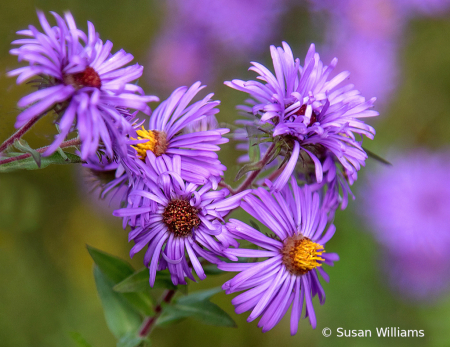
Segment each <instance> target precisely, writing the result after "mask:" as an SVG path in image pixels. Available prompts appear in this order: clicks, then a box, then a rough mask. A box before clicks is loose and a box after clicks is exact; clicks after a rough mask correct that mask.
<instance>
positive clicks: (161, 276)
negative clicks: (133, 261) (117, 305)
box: [114, 268, 177, 293]
mask: <svg viewBox="0 0 450 347" xmlns="http://www.w3.org/2000/svg"><path fill="white" fill-rule="evenodd" d="M149 277H150V274H149V271H148V269H147V268H143V269H141V270H139V271H136V272H135V273H133V274H132V275H131V276H129V277H127V278H125V279H124V280H123V281H122V282H119V283H118V284H116V285H115V286H114V290H115V291H116V292H120V293H135V292H146V291H148V290H149V289H151V287H150V284H149ZM153 288H164V289H177V287H176V286H175V285H174V284H173V283H172V280H171V278H170V273H169V272H166V271H158V272H157V273H156V279H155V284H154V285H153Z"/></svg>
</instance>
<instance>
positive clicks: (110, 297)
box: [94, 266, 142, 339]
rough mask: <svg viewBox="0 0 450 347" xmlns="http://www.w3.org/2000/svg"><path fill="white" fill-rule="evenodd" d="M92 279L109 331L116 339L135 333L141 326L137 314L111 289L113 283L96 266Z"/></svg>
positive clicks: (139, 317)
mask: <svg viewBox="0 0 450 347" xmlns="http://www.w3.org/2000/svg"><path fill="white" fill-rule="evenodd" d="M94 278H95V284H96V286H97V292H98V295H99V297H100V300H101V302H102V306H103V310H104V314H105V319H106V324H107V325H108V328H109V330H111V332H112V333H113V335H114V336H115V337H116V338H118V339H119V338H121V337H122V336H124V335H126V334H129V333H135V332H136V331H137V330H138V329H139V327H140V326H141V324H142V318H141V316H140V315H139V313H138V312H137V311H136V310H135V309H134V308H133V307H132V306H131V305H130V304H129V303H128V302H127V301H126V300H125V298H124V297H123V296H122V295H121V294H119V293H117V292H115V291H114V290H113V289H112V288H113V286H114V282H113V281H112V280H111V279H110V278H108V276H106V275H105V274H103V273H102V271H100V269H99V267H98V266H95V267H94Z"/></svg>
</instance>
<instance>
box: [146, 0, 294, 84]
mask: <svg viewBox="0 0 450 347" xmlns="http://www.w3.org/2000/svg"><path fill="white" fill-rule="evenodd" d="M286 3H287V1H286V0H262V1H256V0H216V1H206V0H169V1H167V2H165V5H166V8H165V12H166V19H165V22H166V23H167V24H166V25H165V27H164V28H163V29H162V30H161V32H160V34H159V36H158V37H157V38H156V40H155V43H154V45H153V47H152V50H151V53H150V62H149V66H150V68H149V69H148V74H147V76H148V78H149V80H150V83H152V84H154V85H158V83H160V82H161V81H162V83H163V84H162V87H165V88H166V89H168V90H171V89H174V88H176V87H177V86H179V85H186V84H191V83H193V82H194V81H197V80H202V81H208V83H209V81H211V80H214V74H216V73H218V72H220V68H222V67H223V66H229V65H230V64H235V63H236V61H242V60H244V59H245V60H247V59H248V58H247V56H248V55H249V54H258V53H261V52H262V51H263V50H264V47H266V46H267V44H268V43H269V41H270V40H271V39H272V38H274V36H275V35H276V33H277V32H278V31H279V26H280V19H281V15H282V14H283V13H284V12H285V11H286V9H287V4H286ZM158 86H160V85H158Z"/></svg>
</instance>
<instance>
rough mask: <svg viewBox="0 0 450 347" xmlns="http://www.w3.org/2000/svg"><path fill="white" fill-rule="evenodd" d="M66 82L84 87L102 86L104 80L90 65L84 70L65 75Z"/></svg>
mask: <svg viewBox="0 0 450 347" xmlns="http://www.w3.org/2000/svg"><path fill="white" fill-rule="evenodd" d="M64 83H65V84H66V85H72V86H74V87H75V88H76V89H80V88H83V87H94V88H100V87H101V86H102V80H101V79H100V76H99V75H98V73H97V71H95V70H94V69H93V68H92V67H90V66H88V67H87V68H86V69H85V70H84V71H82V72H78V73H74V74H68V75H65V76H64Z"/></svg>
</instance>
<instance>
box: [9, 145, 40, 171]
mask: <svg viewBox="0 0 450 347" xmlns="http://www.w3.org/2000/svg"><path fill="white" fill-rule="evenodd" d="M14 147H16V148H17V149H18V150H19V151H22V152H24V153H30V154H31V157H32V158H33V160H34V161H35V163H36V165H37V166H38V168H40V167H41V153H39V152H38V151H36V150H35V149H33V148H31V147H30V145H29V144H28V143H27V142H26V141H25V140H23V139H18V140H16V141H14Z"/></svg>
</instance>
